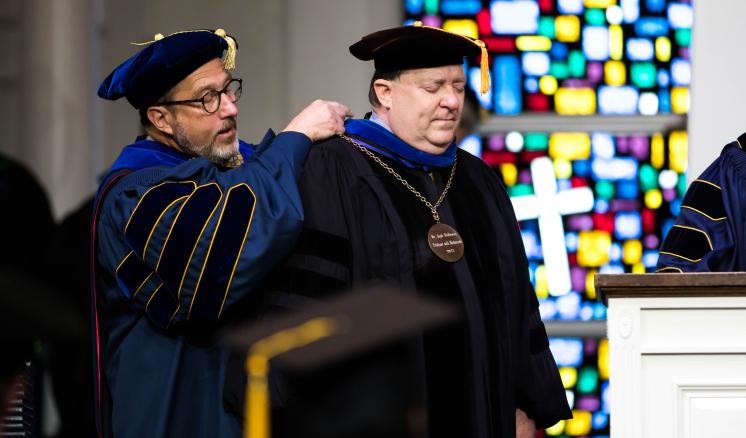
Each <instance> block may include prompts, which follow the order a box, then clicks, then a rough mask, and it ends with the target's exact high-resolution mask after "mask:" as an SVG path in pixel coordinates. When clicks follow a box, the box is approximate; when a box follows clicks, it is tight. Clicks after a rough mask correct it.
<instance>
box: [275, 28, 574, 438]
mask: <svg viewBox="0 0 746 438" xmlns="http://www.w3.org/2000/svg"><path fill="white" fill-rule="evenodd" d="M350 51H351V53H352V54H353V55H354V56H355V57H357V58H359V59H362V60H371V59H372V60H374V62H375V67H376V72H375V74H374V75H373V78H372V81H371V86H370V91H369V100H370V102H371V104H372V106H373V111H372V114H370V116H369V118H368V119H365V120H358V119H354V120H347V122H346V123H345V131H346V132H345V135H341V136H337V137H333V138H331V139H328V140H326V141H323V142H321V143H319V144H318V145H315V146H314V147H313V148H312V150H311V152H310V153H309V155H308V159H307V160H306V163H305V165H304V170H303V174H302V176H301V182H300V191H301V197H302V200H303V207H304V210H305V221H304V225H303V231H302V232H301V237H300V239H299V242H298V244H297V245H296V247H295V250H294V251H293V253H292V255H291V256H290V257H289V258H288V260H287V261H286V263H285V264H284V265H283V266H282V268H281V269H279V271H278V272H277V274H276V275H273V276H272V277H271V281H269V282H268V283H269V284H270V285H271V286H270V287H272V288H275V289H277V290H278V293H277V294H276V295H275V300H274V302H272V295H271V294H267V295H266V299H267V300H269V301H270V302H269V303H268V304H269V305H276V306H278V307H282V306H283V305H285V306H287V307H298V306H302V305H303V303H304V302H305V301H308V299H309V298H310V299H314V298H318V297H322V296H324V295H325V294H326V293H327V292H329V291H334V290H343V289H347V288H348V287H349V286H354V285H357V284H360V283H365V282H368V281H374V280H382V281H385V282H391V283H395V284H399V285H402V286H404V287H406V288H408V289H417V290H419V291H420V293H421V294H425V295H428V296H431V297H436V298H439V299H441V300H445V301H448V302H450V303H453V304H454V305H455V306H456V307H458V308H459V309H460V311H461V314H462V319H461V322H460V323H456V324H454V325H450V326H448V327H446V328H443V329H439V330H436V331H433V332H428V333H427V334H424V335H422V336H421V337H420V338H419V341H417V342H414V343H413V345H409V347H411V348H409V349H406V348H405V350H406V351H405V352H404V354H405V355H408V356H409V358H408V359H407V361H408V362H409V363H415V364H417V365H416V369H415V372H413V373H410V374H409V375H410V376H417V377H419V378H420V380H421V382H419V384H420V387H419V389H418V390H419V394H415V395H414V398H417V397H420V407H421V408H422V410H424V418H420V419H419V423H421V424H417V423H418V420H417V416H416V410H415V411H414V412H410V414H413V413H414V414H415V415H409V416H407V415H404V416H403V417H400V418H398V419H397V418H395V417H396V415H397V414H396V412H394V410H395V409H396V407H397V406H411V405H412V403H411V400H406V401H402V400H401V399H402V398H404V397H408V398H411V397H412V395H411V394H405V389H406V388H410V387H411V385H412V384H411V382H406V380H407V378H406V375H407V374H404V376H405V377H404V378H402V374H401V373H397V372H396V371H395V370H396V369H397V365H396V361H392V360H387V358H386V355H387V354H389V353H390V354H396V353H397V350H396V349H391V350H389V351H388V352H379V353H378V354H372V355H368V356H366V357H361V358H359V359H358V360H357V361H353V362H351V363H346V364H344V365H340V366H338V367H336V368H334V369H333V370H332V371H331V372H321V373H320V374H315V375H314V377H313V380H314V381H315V383H316V384H315V385H314V382H313V381H311V382H309V380H311V379H305V381H304V382H303V385H302V386H303V387H302V388H300V389H298V388H293V385H292V379H290V381H291V384H290V385H289V386H288V387H287V393H286V394H285V395H286V397H283V394H282V391H281V390H280V391H279V392H278V393H277V394H278V395H277V396H276V397H275V399H276V400H278V401H279V403H284V407H282V409H278V410H277V411H278V413H279V414H280V415H281V416H282V415H283V414H284V413H285V414H288V415H286V416H285V418H287V421H286V422H285V423H284V424H282V423H280V424H277V423H278V422H277V421H275V422H273V425H276V426H278V427H280V428H283V427H286V428H291V429H294V430H293V431H292V432H291V433H288V434H287V435H288V436H327V437H331V436H335V437H337V436H339V437H342V436H413V435H418V436H423V435H424V436H432V437H480V438H482V437H485V438H486V437H502V438H512V437H514V436H516V433H517V430H516V426H518V429H519V430H520V436H532V433H533V427H534V425H535V426H536V427H548V426H551V425H553V424H554V423H556V422H557V421H559V420H561V419H564V418H569V417H570V416H571V413H570V410H569V408H568V405H567V399H566V396H565V391H564V389H563V386H562V383H561V380H560V377H559V373H558V371H557V366H556V364H555V362H554V359H553V357H552V355H551V353H550V350H549V348H548V341H547V336H546V332H545V330H544V326H543V324H542V322H541V320H540V316H539V309H538V301H537V299H536V296H535V294H534V291H533V288H532V286H531V283H530V281H529V276H528V267H527V261H526V257H525V255H524V249H523V245H522V241H521V237H520V233H519V229H518V224H517V222H516V219H515V215H514V213H513V210H512V207H511V203H510V199H509V198H508V196H507V194H506V191H505V188H504V187H503V185H502V184H501V182H500V181H499V179H498V178H497V177H496V176H495V173H494V171H492V170H491V169H490V168H489V167H487V166H486V165H485V164H484V163H482V162H481V161H480V160H479V159H477V158H475V157H473V156H471V155H470V154H468V153H465V152H464V151H460V150H458V149H457V147H456V146H455V141H456V140H457V139H456V138H454V132H455V129H456V127H457V125H458V123H459V117H460V115H461V110H462V106H463V99H464V89H465V87H466V79H465V76H464V71H463V68H462V65H463V59H464V56H473V55H480V54H481V56H482V57H483V62H486V58H485V57H486V56H487V54H486V53H485V50H484V44H483V43H482V42H481V41H475V40H472V39H471V38H467V37H463V36H459V35H455V34H451V33H449V32H445V31H443V30H440V29H436V28H430V27H427V26H422V25H421V23H416V24H415V25H414V26H405V27H399V28H394V29H388V30H383V31H380V32H376V33H373V34H371V35H368V36H365V37H363V38H362V40H360V41H359V42H357V43H355V44H353V45H352V46H351V47H350ZM484 68H485V71H483V81H486V80H487V78H486V77H485V76H486V65H485V67H484ZM483 85H486V84H483ZM484 91H486V90H483V92H484ZM398 353H402V351H401V349H399V350H398ZM376 367H378V369H379V370H380V371H379V372H376V370H375V368H376ZM280 389H281V388H280ZM340 394H343V395H344V396H340ZM397 394H399V395H398V396H397ZM345 396H346V398H345ZM397 397H398V398H397ZM344 400H347V402H344ZM382 400H388V402H382ZM415 404H416V403H415ZM298 405H300V406H304V409H306V410H308V409H310V410H313V412H314V415H313V417H314V418H308V417H309V415H306V416H305V418H304V421H307V423H304V424H308V425H315V427H316V429H317V430H315V431H311V430H310V429H311V428H310V427H307V428H304V427H302V426H301V427H293V425H294V424H293V422H294V421H296V420H297V418H298V417H297V415H296V414H301V417H302V414H303V412H301V411H300V410H298V409H295V408H294V406H298ZM389 410H390V411H392V412H385V411H389ZM361 411H362V412H361ZM294 413H295V414H294ZM376 416H377V417H376ZM352 418H359V419H360V421H361V422H362V421H367V422H369V423H370V424H374V423H375V422H376V421H380V422H384V421H385V422H387V423H388V424H387V425H386V428H382V429H381V430H385V431H386V432H380V433H379V434H376V433H373V432H370V430H371V429H370V427H366V428H360V429H361V430H356V429H355V426H354V425H353V424H352V421H353V420H351V419H352ZM392 419H393V421H394V422H395V421H399V423H398V425H399V426H400V427H398V428H397V424H392V423H391V421H392ZM516 419H518V425H517V424H516ZM322 424H325V425H326V426H320V425H322ZM345 427H346V428H347V429H345ZM298 429H301V430H298ZM278 433H281V430H279V429H278Z"/></svg>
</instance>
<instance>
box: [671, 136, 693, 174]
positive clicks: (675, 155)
mask: <svg viewBox="0 0 746 438" xmlns="http://www.w3.org/2000/svg"><path fill="white" fill-rule="evenodd" d="M688 149H689V135H688V134H687V132H686V131H674V132H672V133H671V136H670V137H669V138H668V161H669V163H670V166H671V170H673V171H675V172H677V173H684V172H686V167H687V164H688V163H687V162H688V161H689V156H688V152H687V151H688Z"/></svg>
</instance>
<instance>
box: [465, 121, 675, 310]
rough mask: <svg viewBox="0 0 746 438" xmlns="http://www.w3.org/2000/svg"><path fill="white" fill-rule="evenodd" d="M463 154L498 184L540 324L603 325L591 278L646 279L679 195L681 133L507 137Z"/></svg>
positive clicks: (470, 145)
mask: <svg viewBox="0 0 746 438" xmlns="http://www.w3.org/2000/svg"><path fill="white" fill-rule="evenodd" d="M462 147H463V148H465V149H467V150H469V151H470V152H472V153H474V154H476V155H477V156H481V158H482V159H483V160H484V161H485V162H486V163H487V164H488V165H489V166H491V167H492V168H493V169H495V170H496V171H497V172H498V173H499V174H500V175H501V177H502V180H503V182H504V183H505V187H506V188H507V190H508V194H509V195H510V197H511V201H512V202H513V208H514V210H515V212H516V217H517V218H518V220H519V224H520V226H521V235H522V237H523V244H524V247H525V248H526V255H527V257H528V262H529V272H530V275H531V280H532V282H533V284H534V287H535V289H536V294H537V295H538V297H539V300H540V302H541V305H542V307H541V310H542V317H543V319H544V320H555V319H557V320H582V321H589V320H603V319H605V318H606V309H605V307H604V306H603V304H601V303H600V302H598V301H597V300H596V292H595V288H594V287H593V276H594V275H595V274H596V273H597V272H601V273H624V272H637V273H642V272H651V271H654V269H655V265H656V263H657V261H658V251H657V250H658V247H659V246H660V242H661V239H662V237H663V236H664V235H665V233H666V232H667V231H668V229H669V228H670V227H671V226H672V225H673V221H674V218H675V217H676V215H677V214H678V212H679V208H680V205H681V200H682V198H683V195H684V192H685V191H686V173H685V172H686V165H687V133H686V132H685V131H674V132H671V133H669V134H668V135H662V134H653V135H612V134H610V133H607V132H594V133H585V132H553V133H543V132H509V133H505V134H503V133H498V134H493V135H491V136H489V137H486V138H480V137H477V136H472V137H469V138H467V139H466V140H465V141H464V143H462Z"/></svg>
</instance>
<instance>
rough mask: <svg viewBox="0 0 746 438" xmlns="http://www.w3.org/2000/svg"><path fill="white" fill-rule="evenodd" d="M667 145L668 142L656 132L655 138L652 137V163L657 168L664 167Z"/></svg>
mask: <svg viewBox="0 0 746 438" xmlns="http://www.w3.org/2000/svg"><path fill="white" fill-rule="evenodd" d="M665 146H666V143H665V141H664V140H663V136H662V135H661V134H654V135H653V138H651V139H650V164H652V165H653V167H655V168H656V169H660V168H661V167H663V162H664V160H665V159H666V155H665V149H666V147H665Z"/></svg>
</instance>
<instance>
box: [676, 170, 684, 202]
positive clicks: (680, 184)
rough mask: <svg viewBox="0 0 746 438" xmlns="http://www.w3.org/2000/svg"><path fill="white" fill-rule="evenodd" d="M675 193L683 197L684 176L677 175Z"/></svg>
mask: <svg viewBox="0 0 746 438" xmlns="http://www.w3.org/2000/svg"><path fill="white" fill-rule="evenodd" d="M676 191H678V192H679V196H680V197H683V196H684V194H685V193H686V174H685V173H682V174H681V175H679V182H678V184H676Z"/></svg>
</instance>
